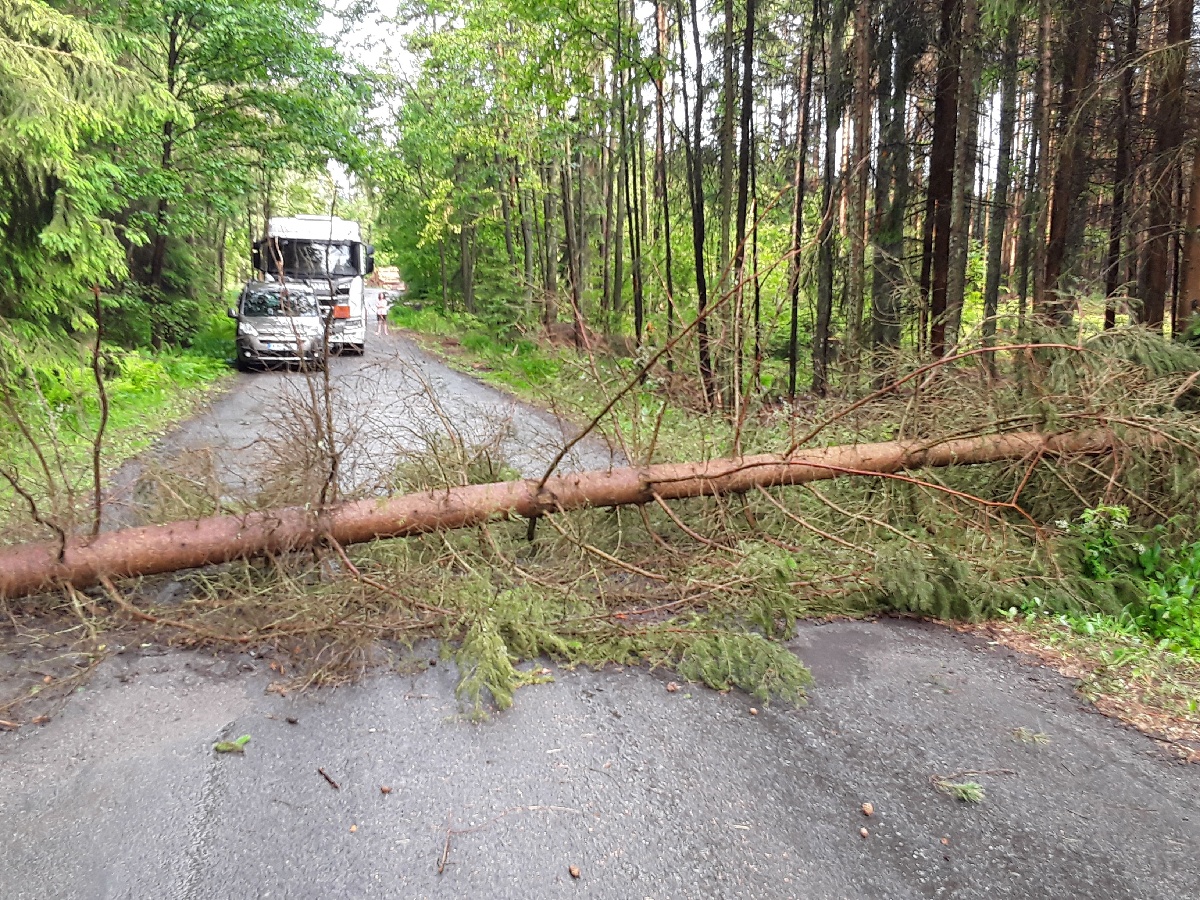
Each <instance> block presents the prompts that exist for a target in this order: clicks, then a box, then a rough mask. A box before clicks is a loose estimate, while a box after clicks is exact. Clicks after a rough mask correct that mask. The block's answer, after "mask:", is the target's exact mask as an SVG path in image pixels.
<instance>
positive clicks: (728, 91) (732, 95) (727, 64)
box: [717, 0, 737, 295]
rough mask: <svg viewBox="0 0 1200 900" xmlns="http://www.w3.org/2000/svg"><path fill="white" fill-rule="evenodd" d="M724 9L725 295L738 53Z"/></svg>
mask: <svg viewBox="0 0 1200 900" xmlns="http://www.w3.org/2000/svg"><path fill="white" fill-rule="evenodd" d="M722 3H723V7H724V32H723V34H722V36H721V131H720V135H719V138H720V143H719V145H718V146H719V148H720V185H719V189H718V192H717V204H718V210H717V215H718V216H720V229H721V231H720V237H721V243H720V247H719V249H718V255H717V265H718V266H719V268H720V273H721V277H720V282H719V283H718V288H717V290H718V292H719V293H720V294H721V295H724V294H725V290H726V285H727V284H728V280H729V230H730V229H729V226H730V223H731V221H732V218H733V216H732V213H733V159H734V155H735V154H736V153H737V148H736V147H735V145H734V139H735V136H736V130H735V129H736V127H737V119H735V118H734V113H735V111H736V110H737V67H736V60H737V50H736V46H735V44H734V37H733V32H734V27H733V26H734V7H733V0H722Z"/></svg>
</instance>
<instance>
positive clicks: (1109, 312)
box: [1104, 0, 1141, 331]
mask: <svg viewBox="0 0 1200 900" xmlns="http://www.w3.org/2000/svg"><path fill="white" fill-rule="evenodd" d="M1140 13H1141V0H1130V2H1129V21H1128V22H1126V25H1125V53H1124V55H1123V56H1122V58H1121V65H1122V66H1123V68H1122V69H1121V93H1120V98H1119V100H1118V106H1117V130H1116V138H1115V140H1116V146H1117V158H1116V162H1115V165H1114V167H1113V199H1112V214H1111V216H1110V218H1109V223H1108V254H1107V257H1106V259H1105V266H1104V296H1105V302H1104V330H1105V331H1108V330H1109V329H1110V328H1113V327H1115V326H1116V324H1117V306H1116V299H1115V298H1116V295H1117V291H1118V290H1120V285H1121V272H1120V268H1121V237H1122V234H1123V232H1124V229H1125V187H1126V185H1125V183H1126V182H1127V181H1128V180H1129V170H1130V155H1131V154H1130V152H1129V124H1130V119H1131V117H1132V115H1133V67H1134V64H1135V60H1136V59H1137V52H1138V48H1137V39H1138V17H1139V15H1140ZM1113 44H1114V45H1115V44H1116V35H1115V34H1114V35H1113Z"/></svg>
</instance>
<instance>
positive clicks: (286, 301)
mask: <svg viewBox="0 0 1200 900" xmlns="http://www.w3.org/2000/svg"><path fill="white" fill-rule="evenodd" d="M316 314H317V303H316V301H315V300H314V299H313V296H312V295H311V294H308V293H300V292H299V291H289V292H287V293H284V292H283V291H246V295H245V296H244V297H243V298H242V315H243V316H246V317H248V318H252V319H262V318H269V317H274V316H315V315H316Z"/></svg>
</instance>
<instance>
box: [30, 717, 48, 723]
mask: <svg viewBox="0 0 1200 900" xmlns="http://www.w3.org/2000/svg"><path fill="white" fill-rule="evenodd" d="M29 721H31V722H32V723H33V724H34V725H45V724H47V723H48V722H49V721H50V717H49V716H34V717H33V718H32V719H30V720H29Z"/></svg>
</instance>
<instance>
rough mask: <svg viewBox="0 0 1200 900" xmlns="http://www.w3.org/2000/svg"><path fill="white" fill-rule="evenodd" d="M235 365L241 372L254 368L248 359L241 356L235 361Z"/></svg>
mask: <svg viewBox="0 0 1200 900" xmlns="http://www.w3.org/2000/svg"><path fill="white" fill-rule="evenodd" d="M233 367H234V368H235V369H237V370H238V371H239V372H249V371H250V370H251V368H252V367H251V365H250V363H249V362H248V361H247V360H245V359H242V358H241V357H240V356H239V357H238V358H237V359H235V360H234V361H233Z"/></svg>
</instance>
